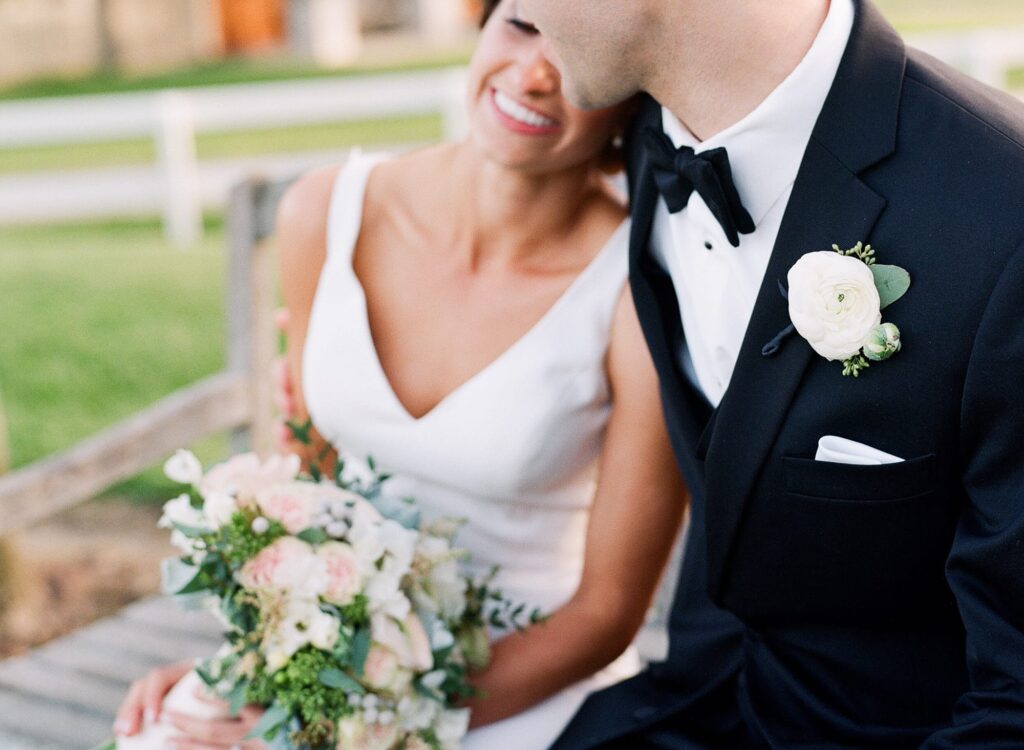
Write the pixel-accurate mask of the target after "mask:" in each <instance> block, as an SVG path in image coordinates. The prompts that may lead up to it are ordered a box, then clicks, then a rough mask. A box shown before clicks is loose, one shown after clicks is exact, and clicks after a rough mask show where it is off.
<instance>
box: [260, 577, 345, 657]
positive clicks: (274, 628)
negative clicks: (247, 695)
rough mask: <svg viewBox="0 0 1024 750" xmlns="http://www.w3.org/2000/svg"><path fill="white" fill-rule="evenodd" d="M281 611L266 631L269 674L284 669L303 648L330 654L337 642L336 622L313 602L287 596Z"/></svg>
mask: <svg viewBox="0 0 1024 750" xmlns="http://www.w3.org/2000/svg"><path fill="white" fill-rule="evenodd" d="M279 604H280V602H279ZM283 607H284V611H283V613H281V615H280V616H279V617H278V618H276V622H273V623H272V624H271V626H270V627H269V628H268V630H267V633H266V637H265V639H264V642H263V644H262V648H263V652H264V654H265V656H266V659H267V669H268V670H270V671H271V672H275V671H277V670H278V669H280V668H281V667H282V666H284V665H285V664H286V663H287V662H288V660H289V659H290V658H291V657H292V656H293V655H294V654H295V653H296V652H297V651H299V650H300V649H302V648H304V647H305V646H308V645H312V646H315V647H316V648H319V649H322V650H324V651H330V650H331V649H332V648H334V645H335V644H336V643H337V642H338V625H339V623H338V621H337V620H336V619H335V618H334V617H333V616H331V615H329V614H327V613H326V612H323V611H322V610H321V609H320V607H319V605H318V603H317V600H316V599H308V598H304V597H300V596H289V597H286V598H285V599H284V601H283Z"/></svg>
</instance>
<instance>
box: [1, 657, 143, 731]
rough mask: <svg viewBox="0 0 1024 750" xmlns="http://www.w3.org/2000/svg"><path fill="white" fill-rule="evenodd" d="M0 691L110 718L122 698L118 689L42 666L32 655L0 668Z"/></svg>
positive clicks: (64, 668)
mask: <svg viewBox="0 0 1024 750" xmlns="http://www.w3.org/2000/svg"><path fill="white" fill-rule="evenodd" d="M0 687H6V688H7V689H9V690H11V691H14V692H18V693H21V694H22V695H27V696H35V697H38V698H41V699H43V700H44V701H47V702H60V703H66V704H69V705H71V706H75V707H76V708H81V709H84V710H85V711H87V712H91V713H96V714H99V715H100V716H112V715H113V714H114V713H115V712H116V710H117V707H118V705H120V703H121V699H122V698H124V689H123V687H122V686H120V685H117V684H112V683H111V682H110V681H109V680H105V679H102V678H97V677H91V676H89V675H85V674H82V673H80V672H75V671H73V670H71V669H70V668H69V667H67V666H65V665H53V664H43V663H41V662H39V661H38V660H36V659H35V658H34V657H32V656H31V655H30V656H25V657H19V658H17V659H8V660H6V661H5V662H3V663H2V664H0Z"/></svg>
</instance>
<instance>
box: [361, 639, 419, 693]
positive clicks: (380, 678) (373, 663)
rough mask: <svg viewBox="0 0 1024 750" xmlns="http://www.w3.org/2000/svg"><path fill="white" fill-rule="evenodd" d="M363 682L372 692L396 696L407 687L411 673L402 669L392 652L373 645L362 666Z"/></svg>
mask: <svg viewBox="0 0 1024 750" xmlns="http://www.w3.org/2000/svg"><path fill="white" fill-rule="evenodd" d="M363 682H365V683H366V685H367V686H368V687H369V688H371V689H372V690H382V691H385V692H390V693H393V694H398V693H401V692H402V691H403V690H405V689H406V688H407V687H409V684H410V683H411V682H412V673H411V672H409V671H408V670H406V669H402V667H401V665H400V664H399V663H398V656H396V655H395V652H394V651H392V650H391V649H390V648H388V647H387V646H382V645H380V644H379V643H375V644H373V645H372V646H371V647H370V651H369V653H368V654H367V655H366V661H365V662H364V664H363Z"/></svg>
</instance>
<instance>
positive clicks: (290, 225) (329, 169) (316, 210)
mask: <svg viewBox="0 0 1024 750" xmlns="http://www.w3.org/2000/svg"><path fill="white" fill-rule="evenodd" d="M342 166H343V165H342V164H332V165H329V166H325V167H319V168H317V169H312V170H310V171H309V172H306V173H305V174H303V175H302V176H301V177H299V178H298V179H296V180H295V182H293V183H292V184H291V185H289V186H288V189H287V190H286V191H285V192H284V195H282V196H281V200H280V202H279V203H278V206H277V217H276V223H275V228H276V230H277V238H278V244H279V246H280V247H281V250H282V251H284V252H289V253H290V252H293V251H297V252H309V251H312V250H314V249H315V248H316V246H317V245H321V246H322V245H323V240H324V238H325V237H326V233H327V213H328V207H329V206H330V202H331V191H332V190H333V188H334V182H335V179H336V178H337V176H338V172H339V171H340V170H341V168H342ZM320 250H321V251H322V250H323V248H322V247H320Z"/></svg>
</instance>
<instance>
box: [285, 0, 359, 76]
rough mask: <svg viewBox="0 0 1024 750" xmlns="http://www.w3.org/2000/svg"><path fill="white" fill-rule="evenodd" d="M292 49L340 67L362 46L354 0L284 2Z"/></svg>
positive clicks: (355, 56)
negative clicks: (285, 3) (286, 6)
mask: <svg viewBox="0 0 1024 750" xmlns="http://www.w3.org/2000/svg"><path fill="white" fill-rule="evenodd" d="M288 36H289V44H290V45H291V48H292V51H293V52H295V53H297V54H299V55H300V56H302V57H307V58H310V59H312V60H314V61H316V62H317V63H319V64H320V65H326V66H328V67H341V66H343V65H348V64H349V63H351V62H353V61H354V60H355V59H356V58H358V57H359V53H360V51H361V50H362V46H363V30H362V18H361V15H360V13H359V3H358V0H292V2H290V3H288Z"/></svg>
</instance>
